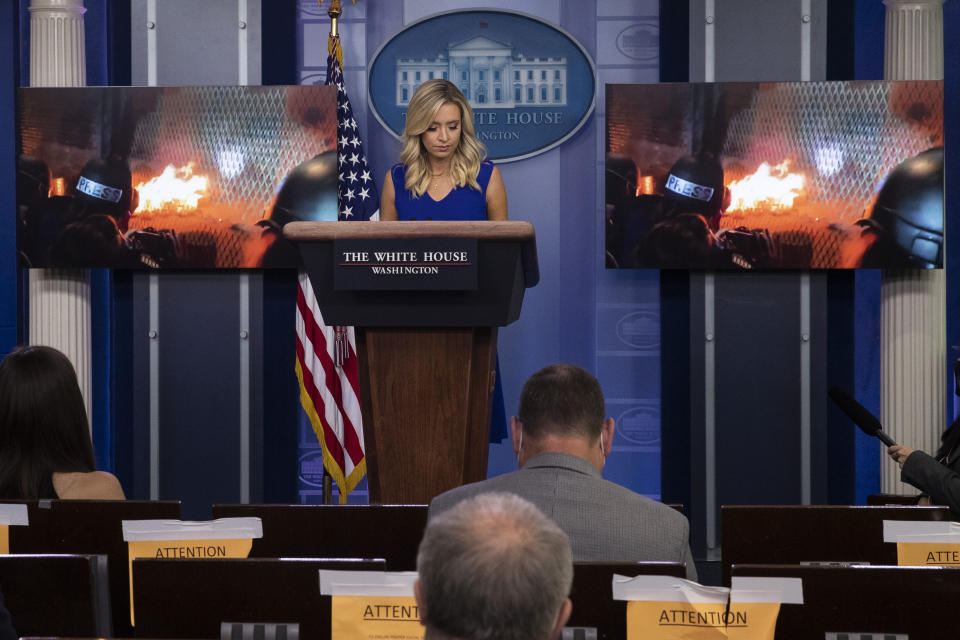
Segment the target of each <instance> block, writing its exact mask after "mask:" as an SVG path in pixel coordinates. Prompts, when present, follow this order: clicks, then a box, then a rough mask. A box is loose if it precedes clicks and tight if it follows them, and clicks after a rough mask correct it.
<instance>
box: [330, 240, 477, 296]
mask: <svg viewBox="0 0 960 640" xmlns="http://www.w3.org/2000/svg"><path fill="white" fill-rule="evenodd" d="M333 254H334V270H333V276H334V277H333V288H334V289H335V290H337V291H348V290H367V291H384V290H398V289H401V290H408V291H411V290H412V291H416V290H424V291H426V290H442V291H463V290H475V289H476V288H477V239H476V238H409V239H404V238H377V239H371V238H344V239H341V240H334V241H333Z"/></svg>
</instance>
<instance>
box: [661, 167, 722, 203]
mask: <svg viewBox="0 0 960 640" xmlns="http://www.w3.org/2000/svg"><path fill="white" fill-rule="evenodd" d="M667 189H669V190H670V191H673V192H674V193H679V194H680V195H682V196H687V197H688V198H694V199H695V200H703V201H704V202H710V198H712V197H713V189H712V188H711V187H705V186H703V185H702V184H697V183H696V182H690V181H689V180H684V179H683V178H678V177H677V176H675V175H673V174H672V173H671V174H670V177H669V178H667Z"/></svg>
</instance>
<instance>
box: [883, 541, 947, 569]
mask: <svg viewBox="0 0 960 640" xmlns="http://www.w3.org/2000/svg"><path fill="white" fill-rule="evenodd" d="M897 564H899V565H901V566H906V565H909V566H931V567H956V566H960V544H958V543H949V542H942V543H941V542H898V543H897Z"/></svg>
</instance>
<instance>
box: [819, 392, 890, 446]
mask: <svg viewBox="0 0 960 640" xmlns="http://www.w3.org/2000/svg"><path fill="white" fill-rule="evenodd" d="M827 395H828V396H830V399H831V400H833V402H834V404H836V405H837V406H838V407H840V410H841V411H843V412H844V413H845V414H847V417H848V418H850V419H851V420H853V423H854V424H855V425H857V426H858V427H860V430H861V431H863V432H864V433H865V434H867V435H868V436H875V437H877V438H878V439H879V440H880V441H881V442H882V443H883V444H885V445H887V446H888V447H892V446H894V445H895V444H897V443H896V442H894V441H893V438H891V437H890V436H888V435H887V434H886V433H884V432H883V428H882V425H881V424H880V421H879V420H877V417H876V416H875V415H873V414H872V413H870V412H869V411H867V410H866V409H865V408H864V406H863V405H862V404H860V403H859V402H857V401H856V400H854V399H853V396H851V395H850V394H849V393H847V392H846V391H844V390H843V389H841V388H840V387H830V390H829V391H827Z"/></svg>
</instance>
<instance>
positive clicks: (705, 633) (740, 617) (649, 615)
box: [627, 601, 780, 640]
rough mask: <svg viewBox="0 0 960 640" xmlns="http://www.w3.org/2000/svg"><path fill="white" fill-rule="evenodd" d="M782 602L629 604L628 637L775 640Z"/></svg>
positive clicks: (633, 639) (635, 639)
mask: <svg viewBox="0 0 960 640" xmlns="http://www.w3.org/2000/svg"><path fill="white" fill-rule="evenodd" d="M779 614H780V603H767V602H764V603H746V602H740V603H735V604H731V605H730V606H729V608H728V606H727V604H726V603H707V602H694V603H691V602H655V601H633V602H628V603H627V638H628V640H648V639H649V640H713V639H717V640H720V639H730V640H773V633H774V630H775V628H776V626H777V616H778V615H779Z"/></svg>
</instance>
